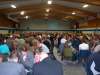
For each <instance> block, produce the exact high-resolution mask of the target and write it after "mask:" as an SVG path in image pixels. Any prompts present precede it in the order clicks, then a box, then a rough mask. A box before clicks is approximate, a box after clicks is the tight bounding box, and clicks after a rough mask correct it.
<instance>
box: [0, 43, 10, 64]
mask: <svg viewBox="0 0 100 75" xmlns="http://www.w3.org/2000/svg"><path fill="white" fill-rule="evenodd" d="M9 54H10V51H9V48H8V46H7V45H6V44H3V45H0V63H1V62H4V61H6V60H7V57H8V55H9Z"/></svg>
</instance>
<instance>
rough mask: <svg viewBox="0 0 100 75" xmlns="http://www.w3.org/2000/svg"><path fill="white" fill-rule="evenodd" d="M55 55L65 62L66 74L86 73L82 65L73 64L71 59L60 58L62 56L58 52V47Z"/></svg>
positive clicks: (80, 74) (78, 74)
mask: <svg viewBox="0 0 100 75" xmlns="http://www.w3.org/2000/svg"><path fill="white" fill-rule="evenodd" d="M54 55H55V57H56V58H57V60H59V61H60V62H61V63H62V64H63V69H64V75H86V74H85V71H84V68H83V67H82V66H81V65H78V64H73V63H72V62H71V61H67V60H64V61H63V62H62V61H61V60H60V56H59V55H58V54H57V49H56V48H54Z"/></svg>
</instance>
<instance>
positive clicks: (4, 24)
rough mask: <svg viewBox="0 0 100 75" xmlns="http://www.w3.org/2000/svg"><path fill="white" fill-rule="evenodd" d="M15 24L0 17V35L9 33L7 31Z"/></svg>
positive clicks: (2, 16)
mask: <svg viewBox="0 0 100 75" xmlns="http://www.w3.org/2000/svg"><path fill="white" fill-rule="evenodd" d="M15 24H16V23H15V22H13V21H11V20H9V19H8V18H6V17H5V16H4V15H0V33H3V34H6V33H8V32H9V31H8V30H7V29H9V28H13V27H14V25H15Z"/></svg>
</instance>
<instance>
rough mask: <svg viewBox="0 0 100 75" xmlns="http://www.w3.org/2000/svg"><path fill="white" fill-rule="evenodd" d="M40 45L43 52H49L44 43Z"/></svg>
mask: <svg viewBox="0 0 100 75" xmlns="http://www.w3.org/2000/svg"><path fill="white" fill-rule="evenodd" d="M40 46H41V48H42V50H43V52H46V53H49V49H48V47H47V46H46V45H44V44H40Z"/></svg>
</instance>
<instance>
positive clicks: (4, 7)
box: [0, 0, 100, 22]
mask: <svg viewBox="0 0 100 75" xmlns="http://www.w3.org/2000/svg"><path fill="white" fill-rule="evenodd" d="M52 1H53V3H52V4H51V5H48V4H47V0H0V14H3V15H6V16H7V17H8V18H9V19H12V20H14V21H17V22H21V21H23V20H26V19H25V16H29V19H59V20H78V19H81V18H91V17H92V18H96V16H97V14H99V13H100V0H52ZM11 4H13V5H15V6H16V8H15V9H14V8H11ZM84 4H88V5H89V6H88V7H87V8H83V7H82V6H83V5H84ZM46 9H49V10H50V11H49V12H46ZM21 11H24V12H25V14H24V15H20V12H21ZM73 12H74V13H76V14H72V13H73Z"/></svg>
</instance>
